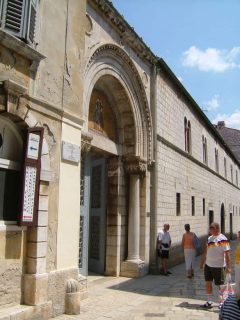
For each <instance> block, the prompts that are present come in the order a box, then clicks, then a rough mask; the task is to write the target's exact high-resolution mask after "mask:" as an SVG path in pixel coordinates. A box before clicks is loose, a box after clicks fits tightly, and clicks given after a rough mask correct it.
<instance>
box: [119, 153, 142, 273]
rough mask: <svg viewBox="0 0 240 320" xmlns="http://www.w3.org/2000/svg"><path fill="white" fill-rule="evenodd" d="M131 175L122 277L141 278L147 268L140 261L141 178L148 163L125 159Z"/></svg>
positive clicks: (136, 159) (137, 159) (136, 158)
mask: <svg viewBox="0 0 240 320" xmlns="http://www.w3.org/2000/svg"><path fill="white" fill-rule="evenodd" d="M125 164H126V166H125V167H126V171H127V173H128V175H129V213H128V257H127V260H126V261H124V262H122V264H121V275H122V276H125V277H133V278H137V277H141V276H143V275H145V274H146V273H147V266H146V265H145V263H144V261H142V260H141V259H140V255H139V252H140V178H141V175H144V174H145V172H146V162H145V161H143V160H141V159H140V158H138V157H131V158H130V157H128V158H125Z"/></svg>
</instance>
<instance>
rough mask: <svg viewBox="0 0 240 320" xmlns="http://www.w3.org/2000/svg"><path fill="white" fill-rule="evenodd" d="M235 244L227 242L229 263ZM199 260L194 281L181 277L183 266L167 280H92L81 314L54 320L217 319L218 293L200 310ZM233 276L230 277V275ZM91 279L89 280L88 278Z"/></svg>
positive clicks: (202, 297)
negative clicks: (205, 307) (211, 301)
mask: <svg viewBox="0 0 240 320" xmlns="http://www.w3.org/2000/svg"><path fill="white" fill-rule="evenodd" d="M236 244H237V242H236V241H232V242H231V249H232V252H233V253H232V261H233V260H234V252H235V247H236ZM199 259H200V257H198V258H197V266H196V270H195V277H194V279H188V278H186V276H185V265H184V264H180V265H178V266H176V267H173V268H171V269H170V271H171V272H172V274H171V275H169V276H163V275H147V276H145V277H143V278H141V279H128V278H123V277H120V278H111V277H102V278H98V277H92V280H91V281H90V283H89V297H88V298H87V299H85V300H83V301H82V302H81V314H80V315H78V316H68V315H62V316H60V317H57V318H55V319H57V320H70V319H71V320H73V319H79V320H107V319H117V320H127V319H131V320H135V319H136V320H142V319H167V320H183V319H185V320H200V319H201V320H203V319H204V318H206V319H218V290H217V288H216V287H215V288H214V289H215V290H214V297H215V298H214V302H215V304H214V307H213V308H212V309H210V310H204V309H202V308H201V305H202V304H203V303H204V302H205V290H204V278H203V270H201V269H200V268H199ZM233 274H234V273H233ZM90 278H91V277H90Z"/></svg>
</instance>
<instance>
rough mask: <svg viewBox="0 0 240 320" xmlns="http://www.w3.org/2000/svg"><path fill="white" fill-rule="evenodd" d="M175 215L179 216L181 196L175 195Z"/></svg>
mask: <svg viewBox="0 0 240 320" xmlns="http://www.w3.org/2000/svg"><path fill="white" fill-rule="evenodd" d="M176 214H177V216H180V215H181V194H180V193H176Z"/></svg>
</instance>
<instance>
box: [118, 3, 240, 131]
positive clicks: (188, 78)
mask: <svg viewBox="0 0 240 320" xmlns="http://www.w3.org/2000/svg"><path fill="white" fill-rule="evenodd" d="M112 3H113V5H114V6H115V8H116V9H117V10H118V11H119V13H120V14H122V15H123V16H124V18H125V20H126V21H127V22H128V23H129V24H130V26H132V27H133V28H134V30H135V31H136V32H137V34H138V35H139V36H140V37H142V38H143V40H144V42H145V43H146V44H147V45H148V46H149V47H150V48H151V50H152V52H153V53H154V54H155V55H157V56H158V57H160V58H163V59H164V60H165V62H166V63H167V64H168V66H169V67H170V68H171V70H172V71H173V72H174V73H175V75H176V76H177V77H178V79H179V80H180V81H181V82H182V84H183V86H184V87H185V88H186V90H187V91H188V92H189V93H190V95H191V96H192V97H193V99H194V100H195V101H196V102H197V103H198V105H199V106H200V108H201V109H202V110H203V111H204V113H205V114H206V116H207V117H208V118H209V119H210V121H211V122H212V123H217V122H218V121H222V120H224V121H225V125H226V126H227V127H230V128H236V129H240V0H112Z"/></svg>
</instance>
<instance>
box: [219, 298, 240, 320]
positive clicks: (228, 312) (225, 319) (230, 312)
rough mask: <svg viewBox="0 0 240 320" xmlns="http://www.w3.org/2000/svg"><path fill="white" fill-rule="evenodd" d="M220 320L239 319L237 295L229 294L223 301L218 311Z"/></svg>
mask: <svg viewBox="0 0 240 320" xmlns="http://www.w3.org/2000/svg"><path fill="white" fill-rule="evenodd" d="M219 319H220V320H239V319H240V299H238V298H237V295H235V294H231V295H229V296H228V297H227V299H226V300H225V301H224V303H223V305H222V306H221V310H220V316H219Z"/></svg>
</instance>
